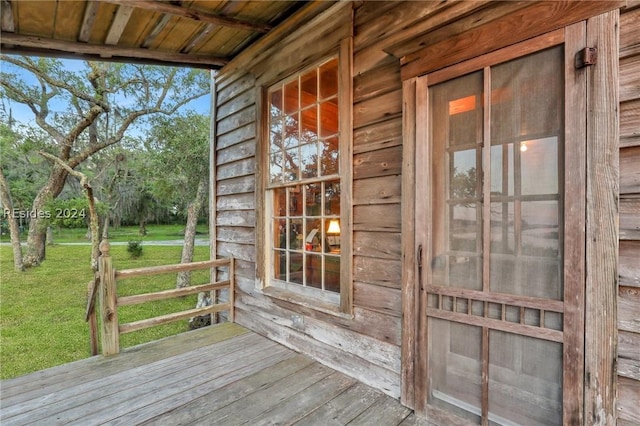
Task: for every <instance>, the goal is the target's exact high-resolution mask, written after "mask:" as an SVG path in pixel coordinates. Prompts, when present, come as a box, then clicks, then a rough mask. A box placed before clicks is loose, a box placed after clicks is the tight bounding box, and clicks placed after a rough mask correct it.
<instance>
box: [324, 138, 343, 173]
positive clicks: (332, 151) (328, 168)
mask: <svg viewBox="0 0 640 426" xmlns="http://www.w3.org/2000/svg"><path fill="white" fill-rule="evenodd" d="M339 152H340V150H339V149H338V138H337V137H334V138H329V139H327V140H324V141H322V142H321V144H320V172H321V174H322V176H327V175H333V174H338V172H339V170H340V168H339V166H340V162H339Z"/></svg>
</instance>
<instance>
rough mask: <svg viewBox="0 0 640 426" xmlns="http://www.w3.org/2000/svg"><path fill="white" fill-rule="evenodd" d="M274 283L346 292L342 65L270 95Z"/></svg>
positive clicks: (310, 73)
mask: <svg viewBox="0 0 640 426" xmlns="http://www.w3.org/2000/svg"><path fill="white" fill-rule="evenodd" d="M268 108H269V160H268V161H269V165H268V178H267V194H266V195H267V196H266V199H267V200H268V203H267V206H268V207H267V209H268V211H267V217H268V218H270V223H268V226H269V227H270V236H269V238H268V239H267V244H270V245H271V247H269V248H268V249H269V250H270V262H269V263H270V267H269V268H268V269H267V271H268V273H269V274H270V283H271V285H276V286H282V287H284V288H287V289H291V290H294V291H298V290H301V289H304V290H303V291H305V292H308V293H312V294H317V295H322V296H323V297H324V298H325V299H328V300H330V301H339V294H340V207H341V206H340V186H341V185H340V167H339V160H340V149H339V137H338V130H339V125H338V121H339V120H338V117H339V114H338V59H337V58H331V59H329V60H326V61H324V62H322V63H320V64H318V65H316V66H315V67H313V68H311V69H308V70H306V71H304V72H302V73H300V74H299V75H297V76H295V77H293V78H290V79H287V80H285V81H283V82H282V83H278V84H276V85H274V86H272V87H271V88H270V89H269V91H268Z"/></svg>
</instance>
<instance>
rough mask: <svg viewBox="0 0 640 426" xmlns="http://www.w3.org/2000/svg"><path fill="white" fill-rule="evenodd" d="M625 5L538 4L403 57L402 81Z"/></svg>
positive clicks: (619, 1)
mask: <svg viewBox="0 0 640 426" xmlns="http://www.w3.org/2000/svg"><path fill="white" fill-rule="evenodd" d="M624 5H625V1H624V0H615V1H564V0H563V1H542V2H535V3H533V4H532V5H531V6H529V7H526V8H524V9H520V10H517V11H516V12H514V13H512V14H509V15H505V16H502V17H501V18H499V19H496V20H494V21H492V22H488V23H487V24H485V25H481V26H479V27H476V28H474V29H472V30H470V31H466V32H464V33H462V34H459V35H457V36H455V37H450V38H447V39H444V40H442V41H440V42H438V43H435V44H434V45H432V46H428V47H425V48H424V49H421V50H419V51H417V52H415V53H412V54H408V55H406V56H404V57H402V58H401V60H400V63H401V65H402V71H401V74H402V80H406V79H408V78H411V77H415V76H419V75H423V74H427V73H430V72H432V71H435V70H438V69H441V68H445V67H447V66H449V65H453V64H456V63H458V62H463V61H465V60H467V59H471V58H473V57H476V56H480V55H482V54H485V53H489V52H491V51H493V50H497V49H500V48H502V47H505V46H509V45H511V44H515V43H518V42H520V41H523V40H526V39H529V38H533V37H536V36H539V35H542V34H544V33H547V32H550V31H553V30H556V29H559V28H562V27H565V26H567V25H570V24H573V23H575V22H579V21H582V20H585V19H587V18H589V17H591V16H595V15H598V14H600V13H604V12H607V11H609V10H613V9H617V8H619V7H622V6H624ZM531 17H535V19H532V18H531Z"/></svg>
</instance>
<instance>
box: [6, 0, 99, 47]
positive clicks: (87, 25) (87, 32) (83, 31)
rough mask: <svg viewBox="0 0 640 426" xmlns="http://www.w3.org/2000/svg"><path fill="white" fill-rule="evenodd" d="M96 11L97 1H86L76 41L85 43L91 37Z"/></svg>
mask: <svg viewBox="0 0 640 426" xmlns="http://www.w3.org/2000/svg"><path fill="white" fill-rule="evenodd" d="M97 13H98V3H96V2H94V1H88V2H87V5H86V6H85V9H84V17H83V18H82V27H80V34H78V41H82V42H85V43H86V42H88V41H89V39H90V38H91V30H92V29H93V23H94V22H95V20H96V14H97ZM3 29H4V28H3Z"/></svg>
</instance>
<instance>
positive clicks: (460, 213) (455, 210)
mask: <svg viewBox="0 0 640 426" xmlns="http://www.w3.org/2000/svg"><path fill="white" fill-rule="evenodd" d="M477 221H478V218H477V212H476V205H475V204H454V205H452V206H451V224H450V225H449V247H450V249H451V250H455V251H468V252H475V251H476V247H477V244H476V239H477V238H478V226H477Z"/></svg>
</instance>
